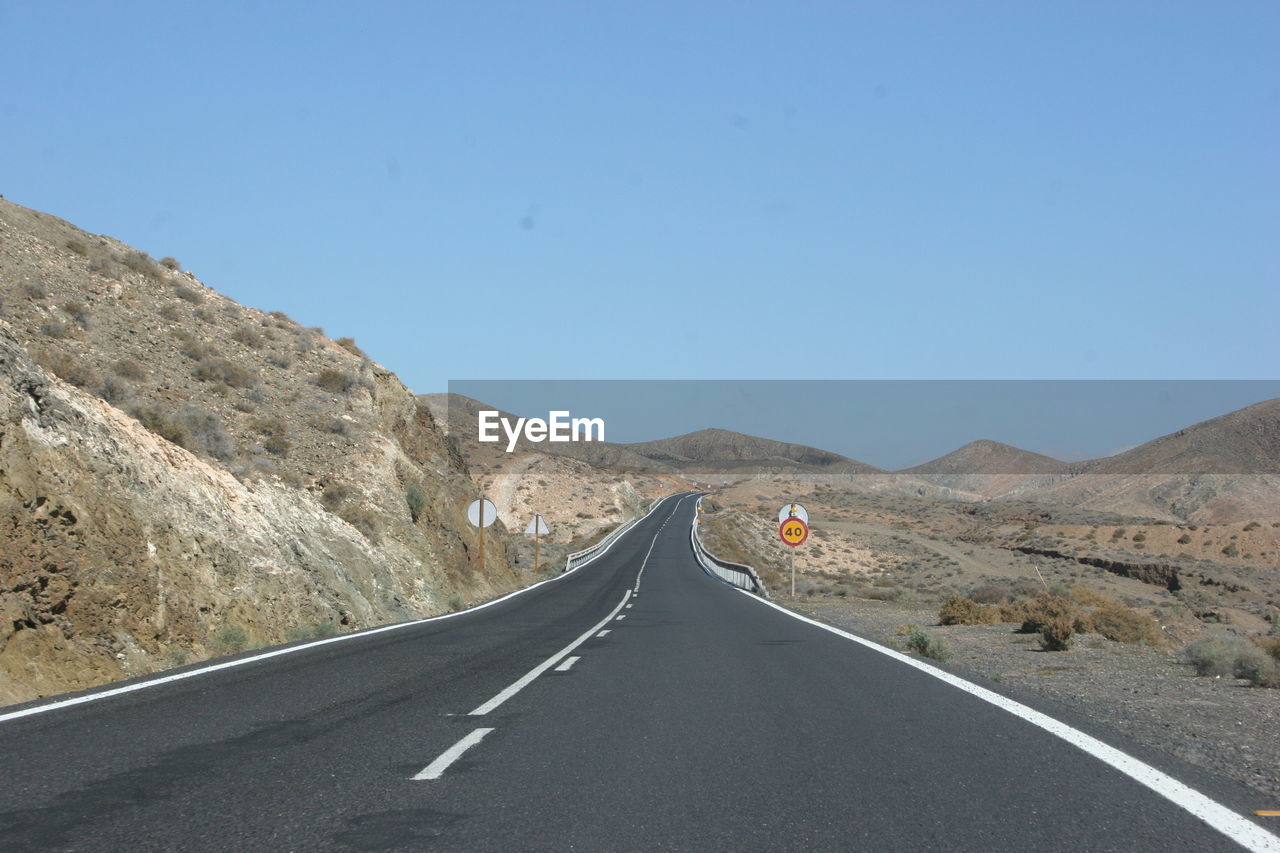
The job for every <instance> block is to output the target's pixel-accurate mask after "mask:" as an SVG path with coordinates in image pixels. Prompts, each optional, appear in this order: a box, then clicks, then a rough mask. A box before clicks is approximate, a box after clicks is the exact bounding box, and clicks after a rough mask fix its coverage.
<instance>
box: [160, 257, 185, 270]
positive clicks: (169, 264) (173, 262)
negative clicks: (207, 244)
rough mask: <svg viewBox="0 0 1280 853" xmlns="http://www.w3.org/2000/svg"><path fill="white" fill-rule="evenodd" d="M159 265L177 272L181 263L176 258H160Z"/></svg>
mask: <svg viewBox="0 0 1280 853" xmlns="http://www.w3.org/2000/svg"><path fill="white" fill-rule="evenodd" d="M160 266H162V267H164V268H165V269H167V270H172V271H173V272H177V271H178V270H180V269H181V268H182V264H180V263H178V259H177V258H161V259H160Z"/></svg>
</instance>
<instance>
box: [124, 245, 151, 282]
mask: <svg viewBox="0 0 1280 853" xmlns="http://www.w3.org/2000/svg"><path fill="white" fill-rule="evenodd" d="M120 263H121V265H122V266H124V267H125V268H126V269H129V270H133V271H134V272H136V273H139V274H141V275H145V276H147V277H149V278H160V277H161V272H160V268H159V267H158V266H157V265H156V262H155V261H154V260H152V259H151V256H150V255H148V254H147V253H146V252H138V251H133V252H127V253H126V254H125V256H124V257H123V258H121V259H120Z"/></svg>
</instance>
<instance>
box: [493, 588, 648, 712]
mask: <svg viewBox="0 0 1280 853" xmlns="http://www.w3.org/2000/svg"><path fill="white" fill-rule="evenodd" d="M630 597H631V590H627V591H626V592H625V593H623V596H622V600H621V601H619V602H618V606H617V607H615V608H613V610H611V611H610V612H609V615H608V616H606V617H604V618H603V619H601V620H600V621H599V622H597V623H596V624H595V625H593V626H591V629H590V630H589V631H587V632H586V633H585V634H583V635H582V636H581V637H578V639H576V640H574V641H573V642H572V643H570V644H569V645H567V646H565V647H564V648H563V649H561V650H560V651H558V652H556V653H555V654H554V655H552V656H551V657H549V658H547V659H546V660H544V661H543V662H542V663H540V664H538V665H537V666H535V667H534V668H533V669H531V670H529V671H528V672H526V673H525V674H524V675H522V676H520V678H518V679H516V680H515V681H514V682H513V683H512V684H510V685H509V686H508V687H507V688H506V689H504V690H503V691H502V692H501V693H499V694H498V695H497V696H494V697H493V698H492V699H490V700H489V701H488V702H485V703H484V704H483V705H481V706H480V707H479V708H476V709H475V710H474V711H472V712H471V713H470V714H468V716H471V717H483V716H484V715H485V714H487V713H489V712H490V711H492V710H493V709H494V708H496V707H498V706H499V705H501V704H502V703H503V702H505V701H507V700H508V699H510V698H511V697H512V696H514V695H516V694H517V693H519V692H520V691H521V690H523V689H525V688H526V687H528V686H529V684H530V682H532V681H533V680H534V679H535V678H537V677H538V676H539V675H542V673H544V672H546V671H547V670H548V669H550V668H551V667H553V666H555V665H556V664H557V663H558V662H559V661H560V659H561V658H563V657H564V656H565V655H567V654H569V652H571V651H573V650H574V649H576V648H577V647H578V646H580V645H582V644H583V643H585V642H586V641H587V640H589V639H591V637H592V635H594V634H595V632H596V631H599V630H600V629H601V628H603V627H604V626H605V625H607V624H608V623H609V620H610V619H612V618H613V617H614V616H615V615H617V613H618V611H619V610H621V609H622V605H624V604H626V603H627V599H628V598H630Z"/></svg>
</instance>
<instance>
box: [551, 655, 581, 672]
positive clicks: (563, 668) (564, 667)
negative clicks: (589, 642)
mask: <svg viewBox="0 0 1280 853" xmlns="http://www.w3.org/2000/svg"><path fill="white" fill-rule="evenodd" d="M580 660H582V658H580V657H568V658H565V659H564V660H562V661H560V665H559V666H557V667H556V672H568V671H569V667H571V666H573V665H574V664H575V663H577V662H578V661H580Z"/></svg>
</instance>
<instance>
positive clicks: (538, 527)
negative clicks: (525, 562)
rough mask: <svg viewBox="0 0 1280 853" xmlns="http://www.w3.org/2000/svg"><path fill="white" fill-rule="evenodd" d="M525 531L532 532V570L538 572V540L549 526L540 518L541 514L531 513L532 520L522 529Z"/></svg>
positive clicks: (549, 530) (549, 529)
mask: <svg viewBox="0 0 1280 853" xmlns="http://www.w3.org/2000/svg"><path fill="white" fill-rule="evenodd" d="M524 532H525V533H532V534H533V572H534V574H537V573H538V551H539V540H540V538H541V537H542V534H544V533H550V532H551V528H549V527H547V523H546V522H545V521H543V520H542V516H541V515H539V514H538V513H536V512H535V513H534V514H533V521H530V522H529V526H528V527H526V528H525V529H524Z"/></svg>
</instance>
